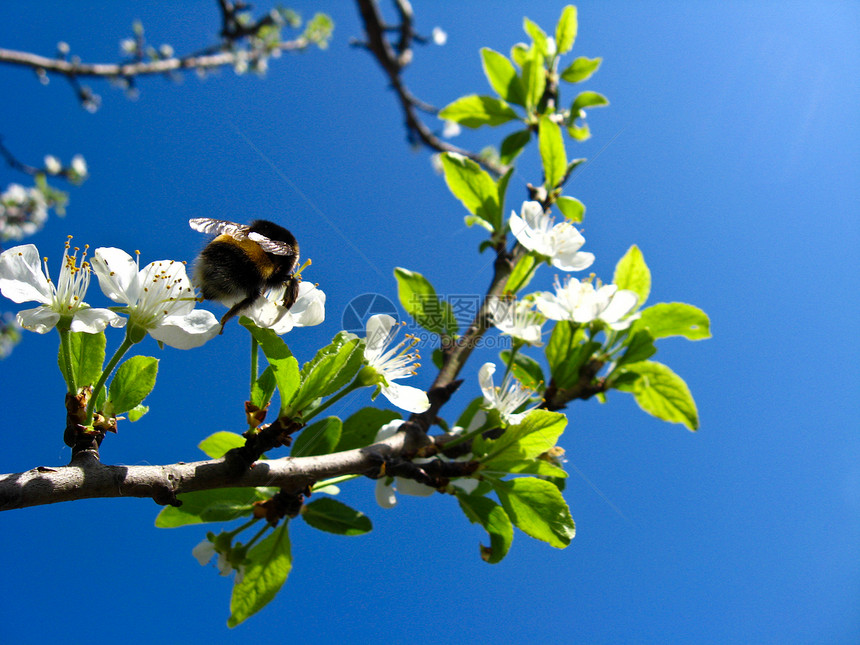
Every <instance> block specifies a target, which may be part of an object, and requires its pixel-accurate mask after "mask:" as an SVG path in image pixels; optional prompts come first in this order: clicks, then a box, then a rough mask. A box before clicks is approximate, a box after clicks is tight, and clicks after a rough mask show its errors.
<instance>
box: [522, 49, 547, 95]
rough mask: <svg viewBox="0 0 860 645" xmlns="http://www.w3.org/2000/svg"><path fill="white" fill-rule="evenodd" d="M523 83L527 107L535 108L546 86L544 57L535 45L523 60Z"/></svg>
mask: <svg viewBox="0 0 860 645" xmlns="http://www.w3.org/2000/svg"><path fill="white" fill-rule="evenodd" d="M523 85H524V86H525V90H526V108H527V109H528V110H534V109H535V108H536V107H537V105H538V103H539V102H540V100H541V98H542V97H543V91H544V89H545V88H546V69H545V68H544V57H543V55H542V54H541V53H540V52H539V51H538V50H537V49H536V48H535V47H532V48H531V49H530V50H529V53H528V55H527V56H526V58H525V60H524V61H523Z"/></svg>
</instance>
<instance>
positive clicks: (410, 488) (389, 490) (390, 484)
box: [374, 419, 436, 508]
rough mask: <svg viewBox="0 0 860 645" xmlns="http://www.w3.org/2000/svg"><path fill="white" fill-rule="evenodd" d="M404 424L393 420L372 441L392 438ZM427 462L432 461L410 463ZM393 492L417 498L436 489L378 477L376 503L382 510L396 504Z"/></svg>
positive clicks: (410, 482)
mask: <svg viewBox="0 0 860 645" xmlns="http://www.w3.org/2000/svg"><path fill="white" fill-rule="evenodd" d="M404 423H405V421H404V420H403V419H395V420H394V421H392V422H390V423H386V424H385V425H384V426H382V427H381V428H380V429H379V432H377V433H376V439H374V441H382V440H383V439H388V438H389V437H392V436H394V434H395V433H396V432H397V430H398V429H399V428H400V426H401V425H403V424H404ZM429 461H432V460H431V459H415V460H413V462H412V463H415V464H421V463H427V462H429ZM395 492H398V493H403V494H404V495H415V496H417V497H429V496H430V495H432V494H433V493H435V492H436V489H435V488H433V487H431V486H427V485H425V484H420V483H418V482H417V481H415V480H414V479H408V478H406V477H380V478H379V479H377V480H376V491H375V495H376V503H377V504H379V505H380V506H381V507H382V508H392V507H393V506H394V505H395V504H397V497H396V495H395V494H394V493H395Z"/></svg>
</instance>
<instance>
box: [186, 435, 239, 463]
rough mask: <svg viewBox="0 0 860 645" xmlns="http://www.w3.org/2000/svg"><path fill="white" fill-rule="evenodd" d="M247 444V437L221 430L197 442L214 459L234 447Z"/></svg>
mask: <svg viewBox="0 0 860 645" xmlns="http://www.w3.org/2000/svg"><path fill="white" fill-rule="evenodd" d="M244 445H245V437H243V436H242V435H240V434H236V433H235V432H228V431H226V430H221V431H219V432H215V433H213V434H210V435H209V436H208V437H206V438H205V439H204V440H203V441H201V442H200V443H198V444H197V447H198V448H200V450H202V451H203V452H204V453H205V454H206V456H207V457H210V458H212V459H220V458H221V457H223V456H224V455H226V454H227V451H229V450H232V449H233V448H241V447H242V446H244Z"/></svg>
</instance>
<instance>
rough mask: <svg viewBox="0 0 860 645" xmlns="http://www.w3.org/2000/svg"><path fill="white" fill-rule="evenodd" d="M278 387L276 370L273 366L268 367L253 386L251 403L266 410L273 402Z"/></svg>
mask: <svg viewBox="0 0 860 645" xmlns="http://www.w3.org/2000/svg"><path fill="white" fill-rule="evenodd" d="M276 386H277V383H276V381H275V370H274V369H273V368H272V366H271V365H268V366H266V369H264V370H263V373H262V374H260V376H258V377H257V380H256V381H254V384H253V385H252V386H251V403H252V404H253V405H255V406H257V407H258V408H260V409H261V410H262V409H263V408H265V407H266V406H267V405H268V404H269V401H271V400H272V395H273V394H274V393H275V387H276Z"/></svg>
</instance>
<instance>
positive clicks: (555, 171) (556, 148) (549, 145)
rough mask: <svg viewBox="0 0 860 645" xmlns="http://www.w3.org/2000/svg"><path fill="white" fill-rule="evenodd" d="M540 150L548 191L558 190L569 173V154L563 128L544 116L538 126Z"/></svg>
mask: <svg viewBox="0 0 860 645" xmlns="http://www.w3.org/2000/svg"><path fill="white" fill-rule="evenodd" d="M538 149H539V150H540V158H541V162H542V163H543V174H544V178H545V181H546V184H545V185H546V188H547V190H548V191H551V190H553V189H554V188H556V187H557V186H558V185H559V183H560V182H561V180H562V178H563V177H564V173H565V171H567V153H566V152H565V150H564V141H563V140H562V137H561V128H559V127H558V125H557V124H556V123H553V122H552V120H550V118H549V117H548V116H542V117H541V119H540V125H539V126H538Z"/></svg>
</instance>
